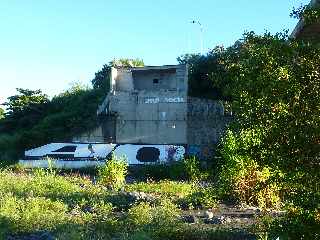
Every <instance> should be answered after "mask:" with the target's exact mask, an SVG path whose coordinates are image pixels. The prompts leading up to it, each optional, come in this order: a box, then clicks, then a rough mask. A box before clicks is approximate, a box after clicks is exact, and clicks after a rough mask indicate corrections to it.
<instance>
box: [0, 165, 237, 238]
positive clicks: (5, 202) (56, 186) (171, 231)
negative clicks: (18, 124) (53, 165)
mask: <svg viewBox="0 0 320 240" xmlns="http://www.w3.org/2000/svg"><path fill="white" fill-rule="evenodd" d="M124 187H125V189H126V192H137V191H140V192H141V191H144V192H146V193H148V194H150V195H152V196H154V200H153V201H151V202H150V201H148V200H146V199H141V200H137V199H136V200H135V199H132V198H131V197H128V195H126V194H125V193H126V192H124V190H121V191H114V190H112V189H109V188H106V187H105V185H104V184H103V182H97V183H94V181H92V179H90V178H89V177H85V176H82V177H81V176H79V175H76V174H73V175H72V174H69V175H64V176H61V175H59V172H57V171H54V170H53V171H49V170H43V169H35V170H32V171H30V170H24V169H21V168H20V171H17V170H15V171H14V170H9V169H6V170H1V171H0V238H1V239H6V238H8V237H10V236H11V237H15V236H26V235H27V234H30V233H37V232H47V233H49V234H50V235H51V236H53V237H54V238H55V239H212V236H214V237H215V238H214V239H237V238H236V237H237V236H239V233H238V232H239V229H238V230H236V229H235V230H230V229H219V228H216V227H206V228H201V225H199V228H194V229H193V228H191V229H190V225H189V224H186V223H183V222H182V218H181V213H182V208H181V205H179V204H181V203H182V202H183V201H187V202H188V201H189V200H188V199H189V198H192V196H193V195H194V194H198V195H199V194H201V193H202V192H204V191H206V189H204V188H201V187H198V186H197V185H196V184H194V183H187V182H185V183H177V182H172V181H163V182H159V183H156V182H153V183H152V184H149V183H136V184H127V185H125V186H124ZM184 206H185V205H184ZM189 206H190V207H191V206H192V203H190V205H189ZM194 207H196V206H194ZM191 209H193V207H191ZM191 227H192V226H191ZM195 233H196V234H195Z"/></svg>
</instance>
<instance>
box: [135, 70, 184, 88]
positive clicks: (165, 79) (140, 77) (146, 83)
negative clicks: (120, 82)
mask: <svg viewBox="0 0 320 240" xmlns="http://www.w3.org/2000/svg"><path fill="white" fill-rule="evenodd" d="M132 76H133V83H134V89H135V90H151V91H152V90H153V91H154V90H159V89H168V90H177V84H178V83H177V79H176V70H175V69H173V71H172V70H171V71H165V70H162V71H160V70H159V71H134V72H133V73H132ZM155 79H156V80H157V81H158V82H157V83H154V80H155Z"/></svg>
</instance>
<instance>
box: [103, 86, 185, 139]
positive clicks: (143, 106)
mask: <svg viewBox="0 0 320 240" xmlns="http://www.w3.org/2000/svg"><path fill="white" fill-rule="evenodd" d="M109 101H110V103H109V109H108V113H109V114H111V115H116V142H117V143H149V144H168V143H169V144H186V142H187V137H186V126H187V125H186V119H187V96H186V93H183V94H181V93H180V94H179V93H178V92H176V91H173V92H172V91H165V90H162V91H155V92H152V91H139V92H135V93H134V92H131V93H129V92H116V93H115V95H111V96H110V97H109Z"/></svg>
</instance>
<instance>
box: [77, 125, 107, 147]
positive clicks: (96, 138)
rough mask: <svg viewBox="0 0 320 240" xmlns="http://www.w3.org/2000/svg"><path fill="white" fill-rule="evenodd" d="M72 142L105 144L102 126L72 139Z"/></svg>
mask: <svg viewBox="0 0 320 240" xmlns="http://www.w3.org/2000/svg"><path fill="white" fill-rule="evenodd" d="M72 141H73V142H99V143H103V142H105V138H104V134H103V131H102V126H97V127H96V128H94V129H92V130H90V131H87V132H85V133H82V134H80V135H78V136H75V137H73V138H72Z"/></svg>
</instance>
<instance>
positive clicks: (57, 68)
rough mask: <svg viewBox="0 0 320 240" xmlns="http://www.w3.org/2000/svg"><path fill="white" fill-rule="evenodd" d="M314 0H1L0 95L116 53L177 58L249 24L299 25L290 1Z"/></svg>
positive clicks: (87, 73) (41, 85) (275, 28)
mask: <svg viewBox="0 0 320 240" xmlns="http://www.w3.org/2000/svg"><path fill="white" fill-rule="evenodd" d="M308 2H309V0H268V1H262V0H259V1H254V0H237V1H235V0H198V1H194V0H184V1H183V0H176V1H173V0H171V1H168V0H158V1H152V0H149V1H147V0H140V1H130V0H117V1H114V0H91V1H88V0H77V1H71V0H0V31H1V32H0V34H1V35H0V83H1V88H0V103H1V102H3V101H4V100H5V99H6V97H8V96H10V95H13V94H15V88H17V87H22V88H29V89H42V90H43V91H44V92H45V93H47V94H48V95H50V96H53V95H54V94H58V93H59V92H61V91H63V90H65V89H67V88H68V87H69V86H70V83H71V82H75V81H80V82H82V83H85V84H87V83H90V80H91V79H92V78H93V77H94V73H95V72H96V71H97V70H99V69H100V68H101V67H102V65H103V64H104V63H107V62H109V61H110V60H112V59H113V58H120V57H129V58H132V57H139V58H142V59H143V60H144V62H145V64H147V65H163V64H175V63H176V58H177V57H178V56H180V55H181V54H184V53H187V52H190V53H195V52H199V51H200V29H199V26H197V25H195V24H191V23H190V21H191V20H193V19H195V20H199V21H200V22H201V23H202V25H203V27H204V33H203V39H204V49H205V50H207V49H209V48H213V47H214V46H216V45H224V46H229V45H231V44H232V43H234V41H236V40H237V39H239V38H240V37H241V35H242V34H243V32H244V31H246V30H248V31H249V30H253V31H255V32H257V33H263V32H264V31H265V30H268V31H270V32H272V33H276V32H279V31H282V30H284V29H289V30H290V31H291V30H292V29H293V28H294V26H295V24H296V23H297V20H295V19H291V18H290V17H289V14H290V12H291V10H292V8H293V7H294V6H295V7H299V6H300V5H301V4H306V3H308Z"/></svg>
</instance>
